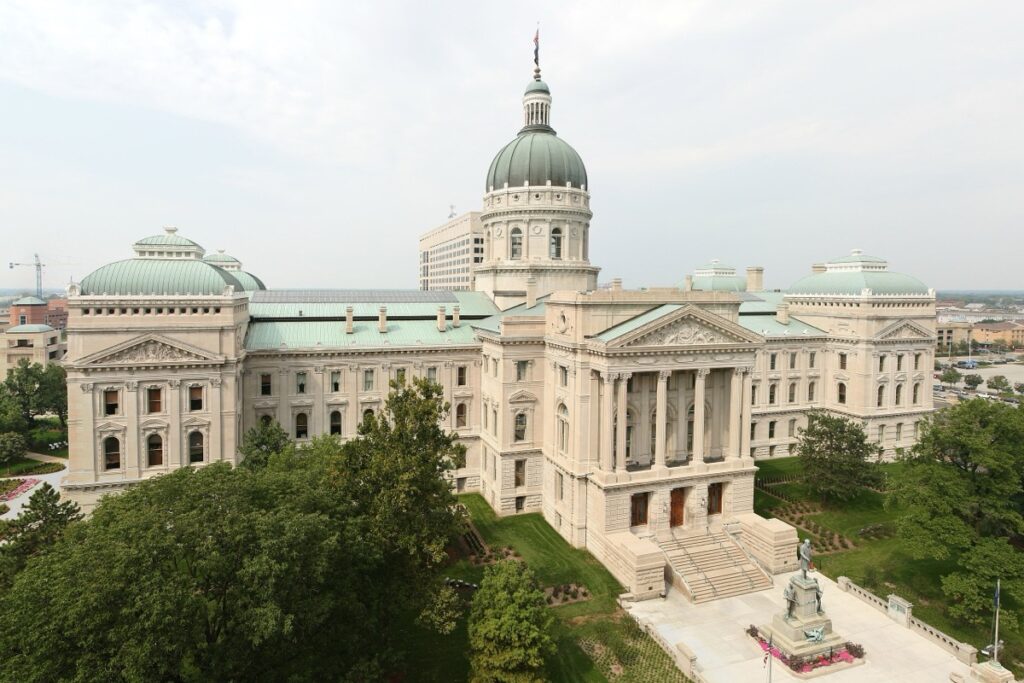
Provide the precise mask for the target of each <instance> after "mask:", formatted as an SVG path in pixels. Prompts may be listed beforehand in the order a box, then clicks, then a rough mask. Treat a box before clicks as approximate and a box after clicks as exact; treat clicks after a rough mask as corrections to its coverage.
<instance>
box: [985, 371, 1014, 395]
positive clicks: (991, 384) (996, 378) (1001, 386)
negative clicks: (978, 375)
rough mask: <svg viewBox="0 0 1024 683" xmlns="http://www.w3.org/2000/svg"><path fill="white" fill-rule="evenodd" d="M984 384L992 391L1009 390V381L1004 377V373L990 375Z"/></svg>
mask: <svg viewBox="0 0 1024 683" xmlns="http://www.w3.org/2000/svg"><path fill="white" fill-rule="evenodd" d="M985 384H987V385H988V388H989V389H992V390H993V391H999V392H1002V391H1009V390H1010V381H1009V380H1008V379H1006V375H992V376H991V377H989V378H988V381H987V382H985Z"/></svg>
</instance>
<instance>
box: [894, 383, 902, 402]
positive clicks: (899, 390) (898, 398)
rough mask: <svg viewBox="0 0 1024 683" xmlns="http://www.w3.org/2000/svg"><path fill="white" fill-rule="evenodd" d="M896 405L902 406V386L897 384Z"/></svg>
mask: <svg viewBox="0 0 1024 683" xmlns="http://www.w3.org/2000/svg"><path fill="white" fill-rule="evenodd" d="M896 405H898V406H901V405H903V385H902V384H897V385H896Z"/></svg>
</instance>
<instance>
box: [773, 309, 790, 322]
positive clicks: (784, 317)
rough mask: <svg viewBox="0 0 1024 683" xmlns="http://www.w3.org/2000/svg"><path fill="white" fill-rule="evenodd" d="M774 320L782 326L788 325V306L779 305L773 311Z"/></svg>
mask: <svg viewBox="0 0 1024 683" xmlns="http://www.w3.org/2000/svg"><path fill="white" fill-rule="evenodd" d="M775 319H776V320H778V321H779V322H780V323H782V324H783V325H788V324H789V304H779V305H778V307H776V309H775Z"/></svg>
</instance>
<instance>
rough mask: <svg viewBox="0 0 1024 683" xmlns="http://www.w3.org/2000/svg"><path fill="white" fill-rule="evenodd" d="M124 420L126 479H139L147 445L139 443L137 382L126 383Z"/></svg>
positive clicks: (123, 449)
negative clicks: (141, 452)
mask: <svg viewBox="0 0 1024 683" xmlns="http://www.w3.org/2000/svg"><path fill="white" fill-rule="evenodd" d="M129 310H130V309H129ZM124 419H125V424H127V425H128V429H127V431H126V432H125V438H124V444H123V445H122V448H121V450H122V451H123V453H122V455H123V456H124V462H123V465H124V476H125V479H138V478H139V475H140V472H141V468H142V467H143V466H144V465H143V464H142V462H141V457H140V451H144V450H145V445H144V444H140V443H139V383H138V381H136V380H129V381H127V382H125V383H124Z"/></svg>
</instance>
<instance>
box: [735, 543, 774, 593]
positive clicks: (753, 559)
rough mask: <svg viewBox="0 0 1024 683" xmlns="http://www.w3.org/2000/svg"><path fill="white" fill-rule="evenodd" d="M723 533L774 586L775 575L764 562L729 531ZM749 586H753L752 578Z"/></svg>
mask: <svg viewBox="0 0 1024 683" xmlns="http://www.w3.org/2000/svg"><path fill="white" fill-rule="evenodd" d="M725 535H726V536H728V537H729V540H730V541H732V542H733V545H734V546H736V547H737V548H739V551H740V552H741V553H743V554H744V555H745V556H746V558H747V559H748V560H750V563H751V564H753V565H754V566H755V567H757V570H758V571H759V572H761V574H762V575H763V576H764V577H765V578H766V579H768V583H769V585H772V586H774V585H775V577H774V576H772V574H771V572H769V571H768V569H767V568H766V567H765V566H764V564H762V563H761V561H760V560H759V559H757V558H756V557H754V556H753V555H751V554H750V552H748V551H747V549H746V548H744V547H743V544H742V543H740V542H739V540H738V539H737V538H736V537H735V536H733V535H732V534H730V533H726V534H725ZM744 575H745V574H744ZM747 578H748V580H750V577H747ZM751 587H753V581H752V580H751Z"/></svg>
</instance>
